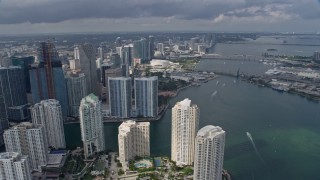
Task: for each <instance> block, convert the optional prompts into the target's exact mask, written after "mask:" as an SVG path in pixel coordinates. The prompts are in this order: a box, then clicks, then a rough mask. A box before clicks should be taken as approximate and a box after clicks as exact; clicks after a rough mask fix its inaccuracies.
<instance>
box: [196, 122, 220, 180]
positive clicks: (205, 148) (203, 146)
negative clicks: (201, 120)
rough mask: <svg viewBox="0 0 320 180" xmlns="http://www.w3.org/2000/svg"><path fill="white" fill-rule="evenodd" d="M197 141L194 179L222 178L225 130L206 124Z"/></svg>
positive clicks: (210, 179)
mask: <svg viewBox="0 0 320 180" xmlns="http://www.w3.org/2000/svg"><path fill="white" fill-rule="evenodd" d="M195 143H196V145H195V158H194V179H203V180H221V179H222V168H223V157H224V144H225V131H223V130H222V129H221V128H220V127H218V126H211V125H209V126H205V127H203V128H202V129H200V130H199V131H198V134H197V137H196V142H195Z"/></svg>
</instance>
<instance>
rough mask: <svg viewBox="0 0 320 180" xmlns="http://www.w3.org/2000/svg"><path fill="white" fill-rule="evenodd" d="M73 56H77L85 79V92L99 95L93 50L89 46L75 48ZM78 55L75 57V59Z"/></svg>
mask: <svg viewBox="0 0 320 180" xmlns="http://www.w3.org/2000/svg"><path fill="white" fill-rule="evenodd" d="M75 54H78V55H79V59H80V66H81V71H82V72H83V73H84V75H85V76H86V79H87V92H88V93H94V94H100V93H99V86H98V78H97V67H96V51H95V48H94V47H93V45H91V44H82V45H79V46H77V47H75ZM78 55H76V56H75V59H76V57H77V56H78Z"/></svg>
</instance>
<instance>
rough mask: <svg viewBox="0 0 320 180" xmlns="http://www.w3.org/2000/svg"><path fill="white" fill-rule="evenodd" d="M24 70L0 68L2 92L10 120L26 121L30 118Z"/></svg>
mask: <svg viewBox="0 0 320 180" xmlns="http://www.w3.org/2000/svg"><path fill="white" fill-rule="evenodd" d="M24 73H25V72H24V70H23V69H22V68H20V67H18V66H9V67H0V91H2V93H4V94H3V97H4V102H5V107H4V108H5V109H6V111H7V116H8V119H9V120H12V121H17V122H19V121H24V120H26V119H27V118H28V112H27V111H28V110H27V106H28V101H27V91H26V85H25V78H24V75H25V74H24Z"/></svg>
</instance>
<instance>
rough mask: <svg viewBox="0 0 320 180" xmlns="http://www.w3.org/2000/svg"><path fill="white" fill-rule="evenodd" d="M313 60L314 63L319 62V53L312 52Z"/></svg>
mask: <svg viewBox="0 0 320 180" xmlns="http://www.w3.org/2000/svg"><path fill="white" fill-rule="evenodd" d="M313 60H314V61H316V62H320V52H314V54H313Z"/></svg>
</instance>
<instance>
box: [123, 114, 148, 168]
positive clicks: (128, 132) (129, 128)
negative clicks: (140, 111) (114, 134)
mask: <svg viewBox="0 0 320 180" xmlns="http://www.w3.org/2000/svg"><path fill="white" fill-rule="evenodd" d="M149 126H150V123H149V122H135V121H132V120H129V121H126V122H123V123H122V124H121V125H120V126H119V134H118V144H119V159H120V162H121V163H122V165H123V166H124V167H125V165H126V163H127V162H128V161H129V160H132V159H133V158H134V157H136V156H139V157H144V156H150V130H149Z"/></svg>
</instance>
